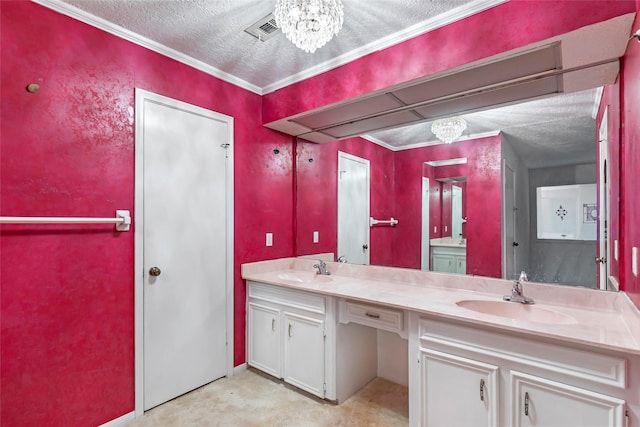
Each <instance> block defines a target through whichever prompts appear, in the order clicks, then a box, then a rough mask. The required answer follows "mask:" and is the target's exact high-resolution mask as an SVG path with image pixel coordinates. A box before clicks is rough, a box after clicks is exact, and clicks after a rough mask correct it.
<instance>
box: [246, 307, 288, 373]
mask: <svg viewBox="0 0 640 427" xmlns="http://www.w3.org/2000/svg"><path fill="white" fill-rule="evenodd" d="M248 313H249V319H248V321H249V322H248V323H249V324H248V328H247V329H248V335H249V336H248V363H249V365H250V366H253V367H254V368H257V369H260V370H261V371H264V372H266V373H267V374H270V375H273V376H274V377H278V378H282V375H281V369H280V366H281V361H280V355H281V351H280V350H281V348H282V344H281V337H282V333H281V328H280V310H278V309H277V308H272V307H267V306H264V305H260V304H256V303H252V302H250V303H249V310H248Z"/></svg>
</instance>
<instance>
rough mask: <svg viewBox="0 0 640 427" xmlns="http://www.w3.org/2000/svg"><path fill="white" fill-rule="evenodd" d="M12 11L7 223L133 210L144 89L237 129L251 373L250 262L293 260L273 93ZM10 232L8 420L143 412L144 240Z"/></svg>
mask: <svg viewBox="0 0 640 427" xmlns="http://www.w3.org/2000/svg"><path fill="white" fill-rule="evenodd" d="M0 8H1V9H0V12H1V22H0V25H1V39H2V52H1V57H0V59H1V64H2V69H1V73H2V80H1V87H0V90H1V93H2V106H1V117H2V123H1V128H0V136H1V142H2V145H1V147H0V150H1V152H0V167H1V200H0V201H1V209H2V210H1V213H2V215H6V216H26V215H34V216H39V215H52V216H100V217H103V216H104V217H110V216H113V215H114V213H115V210H116V209H129V210H131V211H132V213H133V206H134V186H133V182H134V154H133V151H134V130H133V123H132V119H133V117H132V116H131V114H130V112H129V108H133V107H134V88H135V87H140V88H143V89H146V90H149V91H152V92H155V93H159V94H162V95H166V96H169V97H172V98H176V99H179V100H182V101H185V102H189V103H191V104H195V105H199V106H202V107H205V108H209V109H211V110H215V111H218V112H221V113H224V114H227V115H230V116H233V117H235V135H234V137H235V144H234V145H235V147H234V149H235V156H236V157H235V162H236V179H235V191H236V193H235V212H236V214H235V221H236V232H235V247H236V253H235V298H236V299H235V313H236V316H235V331H236V336H235V363H236V364H239V363H242V362H244V360H245V349H244V341H245V338H244V337H245V335H244V331H245V322H244V319H245V311H244V305H245V288H244V283H243V281H242V280H241V278H240V264H241V263H243V262H248V261H255V260H261V259H269V258H278V257H283V256H290V255H292V254H293V227H292V224H293V219H292V216H293V201H292V185H293V176H292V163H293V160H292V159H293V157H292V156H293V154H292V149H293V143H292V141H291V137H289V136H286V135H282V134H279V133H277V132H273V131H270V130H268V129H266V128H264V127H263V126H262V124H261V123H262V121H261V117H260V111H261V97H260V96H258V95H255V94H253V93H250V92H247V91H245V90H243V89H240V88H238V87H236V86H233V85H231V84H228V83H225V82H222V81H220V80H218V79H215V78H213V77H211V76H209V75H206V74H204V73H202V72H199V71H196V70H194V69H193V68H190V67H188V66H185V65H183V64H180V63H178V62H175V61H173V60H171V59H168V58H166V57H163V56H161V55H159V54H156V53H153V52H151V51H149V50H146V49H143V48H141V47H138V46H136V45H133V44H131V43H129V42H126V41H123V40H121V39H119V38H117V37H114V36H112V35H109V34H107V33H105V32H103V31H100V30H98V29H95V28H92V27H90V26H88V25H85V24H82V23H80V22H78V21H75V20H73V19H71V18H68V17H65V16H62V15H59V14H57V13H55V12H52V11H50V10H48V9H46V8H44V7H42V6H39V5H37V4H35V3H32V2H22V1H16V2H7V1H3V2H1V4H0ZM29 83H38V84H39V85H40V91H39V92H38V93H36V94H30V93H28V92H27V91H26V90H25V87H26V86H27V85H28V84H29ZM273 148H279V149H280V155H278V156H274V155H273V152H272V150H273ZM1 231H2V234H1V238H2V239H1V243H0V250H1V255H2V256H1V258H0V263H1V264H0V267H1V272H2V277H1V280H2V288H1V310H2V313H1V324H2V325H1V342H2V348H1V354H0V357H1V359H2V367H1V382H2V384H1V387H0V390H1V393H2V399H1V400H2V401H1V408H0V409H1V413H0V417H1V418H0V424H1V425H3V426H12V427H18V426H95V425H99V424H102V423H104V422H107V421H110V420H112V419H114V418H117V417H119V416H121V415H123V414H125V413H128V412H130V411H132V410H133V409H134V387H133V386H134V366H133V362H134V354H133V351H134V344H133V334H134V331H133V232H128V233H116V232H114V231H113V230H112V227H110V226H99V225H98V226H88V225H82V226H64V227H63V226H20V225H4V226H2V228H1ZM266 231H271V232H273V233H274V246H273V247H271V248H266V247H265V245H264V235H265V234H264V233H265V232H266Z"/></svg>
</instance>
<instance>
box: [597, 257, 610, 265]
mask: <svg viewBox="0 0 640 427" xmlns="http://www.w3.org/2000/svg"><path fill="white" fill-rule="evenodd" d="M597 263H600V264H606V263H607V258H606V257H600V258H598V257H596V264H597Z"/></svg>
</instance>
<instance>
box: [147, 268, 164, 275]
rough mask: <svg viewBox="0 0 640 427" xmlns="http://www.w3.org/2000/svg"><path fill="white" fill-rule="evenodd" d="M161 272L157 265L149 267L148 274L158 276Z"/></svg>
mask: <svg viewBox="0 0 640 427" xmlns="http://www.w3.org/2000/svg"><path fill="white" fill-rule="evenodd" d="M160 273H162V271H160V269H159V268H158V267H151V268H150V269H149V276H153V277H158V276H159V275H160Z"/></svg>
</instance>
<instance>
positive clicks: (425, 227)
mask: <svg viewBox="0 0 640 427" xmlns="http://www.w3.org/2000/svg"><path fill="white" fill-rule="evenodd" d="M430 250H431V249H430V246H429V178H425V177H423V178H422V247H421V251H422V254H421V255H422V256H421V266H420V269H421V270H423V271H429V258H430V255H429V252H430Z"/></svg>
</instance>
